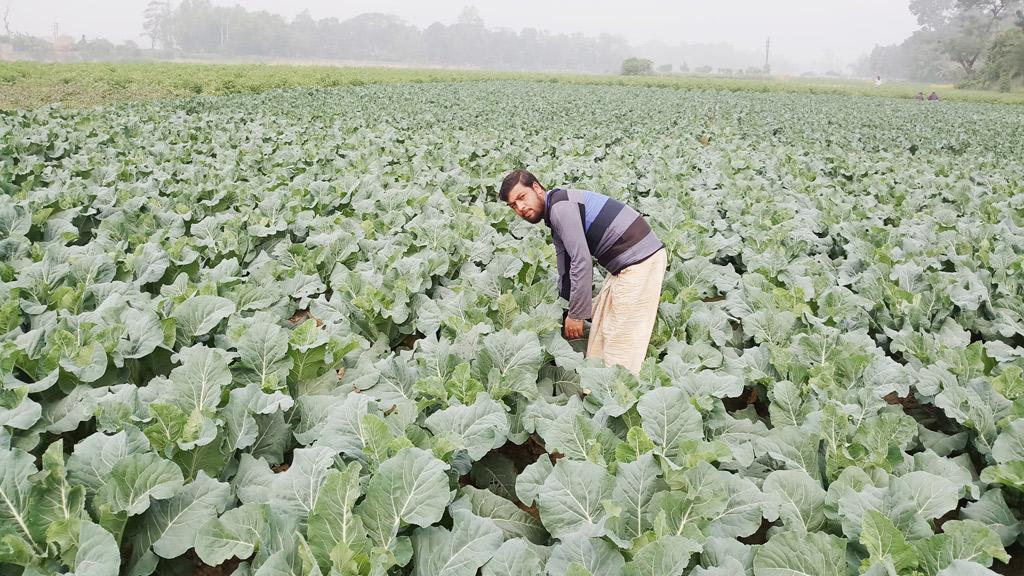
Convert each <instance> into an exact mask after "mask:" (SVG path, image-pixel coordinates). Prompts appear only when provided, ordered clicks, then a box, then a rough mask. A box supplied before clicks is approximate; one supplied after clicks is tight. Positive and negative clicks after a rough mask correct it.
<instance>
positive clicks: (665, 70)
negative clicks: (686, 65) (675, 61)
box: [658, 64, 672, 74]
mask: <svg viewBox="0 0 1024 576" xmlns="http://www.w3.org/2000/svg"><path fill="white" fill-rule="evenodd" d="M658 72H661V73H662V74H671V73H672V65H671V64H662V65H661V66H658Z"/></svg>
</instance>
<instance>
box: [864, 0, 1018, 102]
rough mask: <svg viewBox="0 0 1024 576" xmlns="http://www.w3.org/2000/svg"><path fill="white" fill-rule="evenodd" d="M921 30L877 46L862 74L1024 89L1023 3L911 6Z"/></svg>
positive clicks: (991, 0) (920, 1)
mask: <svg viewBox="0 0 1024 576" xmlns="http://www.w3.org/2000/svg"><path fill="white" fill-rule="evenodd" d="M910 11H911V12H912V13H913V14H914V16H916V17H917V22H918V24H919V25H920V29H918V30H917V31H915V32H914V33H913V34H912V35H911V36H910V37H909V38H907V39H906V40H904V41H903V42H902V43H900V44H896V45H892V46H877V47H875V49H874V50H873V51H872V52H871V54H870V55H869V56H868V57H867V58H865V59H864V60H863V61H862V62H861V63H860V65H859V67H858V68H859V71H860V72H861V73H862V74H866V75H867V74H869V75H872V76H873V75H876V74H878V75H881V76H884V77H889V78H902V79H906V80H915V81H923V82H959V83H960V85H962V86H968V87H970V86H974V87H984V88H998V89H1001V90H1010V89H1012V88H1013V87H1014V86H1016V85H1020V84H1021V83H1024V0H911V2H910Z"/></svg>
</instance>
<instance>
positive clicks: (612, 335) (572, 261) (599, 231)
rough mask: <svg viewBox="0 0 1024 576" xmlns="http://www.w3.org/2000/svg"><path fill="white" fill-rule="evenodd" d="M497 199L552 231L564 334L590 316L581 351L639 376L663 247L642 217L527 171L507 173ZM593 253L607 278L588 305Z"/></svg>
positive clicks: (576, 334) (574, 333) (573, 335)
mask: <svg viewBox="0 0 1024 576" xmlns="http://www.w3.org/2000/svg"><path fill="white" fill-rule="evenodd" d="M498 197H499V198H500V199H501V200H502V201H503V202H505V203H507V204H508V205H509V207H510V208H512V209H513V210H515V212H516V214H518V215H519V217H520V218H523V219H524V220H526V221H527V222H530V223H531V224H536V223H538V222H540V221H541V220H544V223H545V224H547V225H548V228H550V229H551V240H552V242H554V244H555V252H556V253H557V255H558V287H559V290H558V293H559V295H560V296H561V297H562V298H565V299H566V300H568V301H569V310H568V312H567V314H566V317H565V325H564V327H563V334H564V335H565V337H566V338H567V339H569V340H575V339H577V338H582V337H583V321H584V320H590V319H591V318H593V320H592V322H591V328H590V341H589V342H588V344H587V356H588V357H589V358H601V359H603V360H604V363H605V365H606V366H611V365H612V364H621V365H622V366H624V367H625V368H626V369H628V370H629V371H630V372H632V373H633V374H639V372H640V365H641V364H643V361H644V357H645V356H646V355H647V345H648V343H650V341H651V331H652V330H654V319H655V318H656V317H657V315H658V302H659V300H660V298H661V282H662V280H663V279H664V278H665V268H666V266H667V261H668V259H667V256H666V255H665V245H664V244H662V243H661V240H658V237H657V236H655V235H654V232H652V231H651V227H650V226H648V225H647V222H646V221H645V220H644V218H643V217H642V216H641V215H640V214H638V213H637V211H636V210H634V209H632V208H630V207H629V206H626V205H625V204H623V203H622V202H619V201H618V200H615V199H613V198H609V197H607V196H604V195H601V194H598V193H596V192H587V191H583V190H571V189H566V188H555V189H554V190H550V191H547V190H545V189H544V187H543V186H541V185H540V183H539V182H537V178H536V177H534V175H533V174H531V173H529V172H527V171H526V170H516V171H515V172H512V173H511V174H509V175H508V176H506V177H505V179H504V180H503V181H502V183H501V191H500V192H499V194H498ZM594 258H597V261H598V263H600V264H601V265H602V266H603V267H604V268H605V269H606V270H607V271H608V272H609V275H608V277H607V278H606V279H605V282H604V286H603V287H602V288H601V293H600V294H598V296H597V302H596V303H593V304H591V298H592V296H593V279H594V276H593V266H594V265H593V259H594Z"/></svg>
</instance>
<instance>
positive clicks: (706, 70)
mask: <svg viewBox="0 0 1024 576" xmlns="http://www.w3.org/2000/svg"><path fill="white" fill-rule="evenodd" d="M713 70H714V68H712V67H711V66H701V67H700V68H696V69H695V70H694V71H695V72H697V73H698V74H711V72H712V71H713Z"/></svg>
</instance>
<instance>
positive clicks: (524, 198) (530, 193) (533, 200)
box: [508, 184, 544, 224]
mask: <svg viewBox="0 0 1024 576" xmlns="http://www.w3.org/2000/svg"><path fill="white" fill-rule="evenodd" d="M508 206H509V208H511V209H513V210H515V212H516V214H518V215H519V217H520V218H522V219H523V220H526V221H527V222H529V223H531V224H536V223H537V222H540V221H541V219H543V218H544V189H543V188H541V187H540V184H534V185H533V186H532V187H531V186H524V185H522V184H517V185H516V187H515V188H513V189H512V191H511V192H509V193H508Z"/></svg>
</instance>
